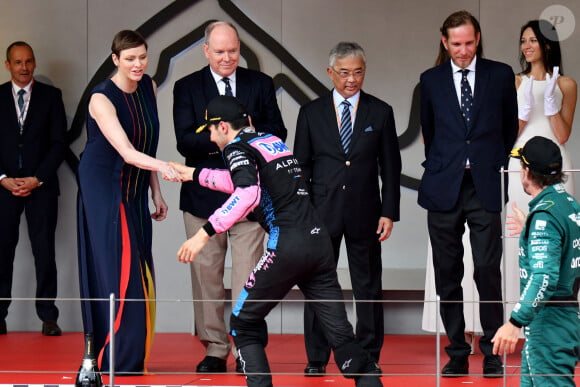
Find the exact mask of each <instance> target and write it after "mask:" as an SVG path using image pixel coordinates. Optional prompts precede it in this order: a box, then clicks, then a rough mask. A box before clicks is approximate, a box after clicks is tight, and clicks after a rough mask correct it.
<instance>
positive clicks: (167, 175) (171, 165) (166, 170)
mask: <svg viewBox="0 0 580 387" xmlns="http://www.w3.org/2000/svg"><path fill="white" fill-rule="evenodd" d="M194 171H195V168H193V167H188V166H187V165H185V164H182V163H177V162H175V161H168V162H166V163H164V165H163V166H162V167H161V169H160V171H159V172H161V176H162V177H163V179H165V180H168V181H172V182H174V183H182V182H184V181H191V180H192V179H193V172H194Z"/></svg>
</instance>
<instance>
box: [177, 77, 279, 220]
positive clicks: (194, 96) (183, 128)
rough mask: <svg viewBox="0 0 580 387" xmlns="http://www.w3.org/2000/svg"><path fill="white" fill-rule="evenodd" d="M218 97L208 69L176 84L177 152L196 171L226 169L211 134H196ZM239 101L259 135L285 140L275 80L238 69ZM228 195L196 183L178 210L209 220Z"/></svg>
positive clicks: (184, 190)
mask: <svg viewBox="0 0 580 387" xmlns="http://www.w3.org/2000/svg"><path fill="white" fill-rule="evenodd" d="M218 95H219V92H218V88H217V85H216V83H215V80H214V78H213V76H212V74H211V71H210V68H209V66H206V67H204V68H202V69H201V70H199V71H196V72H194V73H192V74H190V75H188V76H186V77H184V78H181V79H180V80H178V81H177V82H175V86H174V87H173V123H174V125H175V136H176V138H177V150H178V151H179V153H181V154H182V155H183V156H184V157H185V163H186V164H187V165H189V166H191V167H196V168H225V164H224V161H223V159H222V155H221V152H220V150H219V148H218V147H217V145H216V144H214V143H213V142H211V141H210V139H209V133H208V132H207V131H203V132H201V133H197V134H196V133H195V130H196V129H197V128H198V127H199V126H200V125H201V124H202V123H203V122H204V116H205V109H206V107H207V104H208V103H209V101H211V100H212V99H213V98H214V97H217V96H218ZM236 98H237V99H238V100H239V101H240V102H241V103H242V104H244V106H245V107H246V109H247V110H248V112H249V113H250V116H251V118H252V124H253V126H254V127H255V128H256V130H257V131H259V132H267V133H272V134H274V135H276V136H278V137H280V138H281V139H282V140H285V139H286V135H287V131H286V128H285V127H284V123H283V122H282V115H281V114H280V109H279V108H278V103H277V101H276V90H275V89H274V82H273V81H272V78H270V77H269V76H267V75H266V74H264V73H261V72H259V71H254V70H249V69H245V68H242V67H238V68H237V70H236ZM227 197H228V195H226V194H224V193H221V192H216V191H213V190H210V189H208V188H204V187H201V186H200V185H199V184H198V183H197V182H187V183H184V184H182V186H181V196H180V201H179V208H180V209H181V210H182V211H187V212H189V213H191V214H192V215H194V216H197V217H199V218H204V219H207V218H209V216H210V215H211V214H212V213H213V212H214V211H215V210H216V209H217V208H218V207H219V206H220V205H222V204H223V202H224V201H225V200H226V199H227Z"/></svg>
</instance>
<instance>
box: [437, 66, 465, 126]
mask: <svg viewBox="0 0 580 387" xmlns="http://www.w3.org/2000/svg"><path fill="white" fill-rule="evenodd" d="M441 71H442V73H441V76H442V79H443V82H442V87H441V93H443V95H442V97H443V101H450V104H451V106H454V107H455V108H454V109H451V111H453V117H454V118H455V120H456V121H457V125H459V126H460V127H462V128H465V130H467V125H465V121H464V120H463V116H462V114H461V107H460V106H459V101H458V100H457V90H456V89H455V82H454V81H453V71H452V67H451V61H448V62H447V63H446V64H445V65H443V66H441Z"/></svg>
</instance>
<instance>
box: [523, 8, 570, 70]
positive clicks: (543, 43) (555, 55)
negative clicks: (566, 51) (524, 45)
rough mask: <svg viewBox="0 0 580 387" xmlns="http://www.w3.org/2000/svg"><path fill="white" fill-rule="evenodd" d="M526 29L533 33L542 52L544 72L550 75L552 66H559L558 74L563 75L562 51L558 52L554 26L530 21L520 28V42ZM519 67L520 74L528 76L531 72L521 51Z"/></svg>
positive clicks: (530, 65)
mask: <svg viewBox="0 0 580 387" xmlns="http://www.w3.org/2000/svg"><path fill="white" fill-rule="evenodd" d="M528 28H531V29H532V31H534V35H535V36H536V39H537V40H538V44H539V45H540V51H541V52H542V62H543V63H544V68H545V69H546V72H548V73H550V74H551V73H552V70H553V69H554V66H559V67H560V70H559V74H564V72H563V70H562V51H561V50H560V42H559V40H558V32H557V30H556V28H555V27H554V25H553V24H552V23H550V22H549V21H547V20H542V19H540V20H530V21H529V22H527V23H526V24H524V25H523V26H522V28H521V30H520V40H521V38H522V36H523V35H524V31H525V30H527V29H528ZM546 32H549V34H550V36H549V37H547V36H546V34H545V33H546ZM520 65H521V66H522V72H523V73H524V74H529V73H530V71H532V64H531V63H528V62H527V61H526V57H525V56H524V53H523V52H522V50H520Z"/></svg>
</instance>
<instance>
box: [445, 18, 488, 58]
mask: <svg viewBox="0 0 580 387" xmlns="http://www.w3.org/2000/svg"><path fill="white" fill-rule="evenodd" d="M465 24H471V25H472V26H473V29H474V30H475V36H477V35H478V34H479V44H478V45H477V51H476V55H477V57H478V58H481V57H483V38H482V36H481V27H480V26H479V22H478V21H477V19H476V18H475V16H473V15H472V14H470V13H469V12H467V11H465V10H462V11H457V12H454V13H452V14H451V15H449V16H448V17H447V19H445V21H444V22H443V25H442V26H441V28H440V30H441V35H442V36H445V38H447V39H448V38H449V29H450V28H455V27H459V26H462V25H465ZM449 59H450V58H449V53H448V52H447V50H446V49H445V46H444V45H443V42H441V41H440V42H439V55H437V59H436V60H435V66H438V65H440V64H441V63H443V62H446V61H448V60H449Z"/></svg>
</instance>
